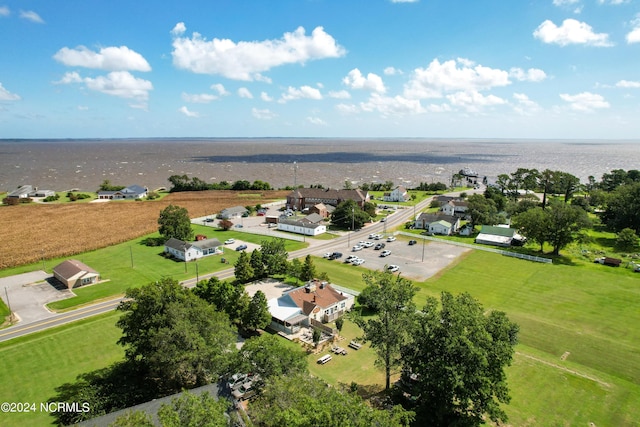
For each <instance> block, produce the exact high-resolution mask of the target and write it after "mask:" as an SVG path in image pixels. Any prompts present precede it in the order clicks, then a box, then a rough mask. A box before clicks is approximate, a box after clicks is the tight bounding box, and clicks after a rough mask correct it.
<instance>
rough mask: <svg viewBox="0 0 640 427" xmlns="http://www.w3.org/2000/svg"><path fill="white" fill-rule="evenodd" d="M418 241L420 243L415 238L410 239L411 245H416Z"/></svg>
mask: <svg viewBox="0 0 640 427" xmlns="http://www.w3.org/2000/svg"><path fill="white" fill-rule="evenodd" d="M416 243H418V242H417V241H415V240H409V246H413V245H415V244H416Z"/></svg>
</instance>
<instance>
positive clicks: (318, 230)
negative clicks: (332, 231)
mask: <svg viewBox="0 0 640 427" xmlns="http://www.w3.org/2000/svg"><path fill="white" fill-rule="evenodd" d="M318 216H320V215H318ZM278 230H281V231H288V232H290V233H296V234H303V235H305V236H317V235H318V234H323V233H326V232H327V226H326V225H324V224H322V223H320V222H318V223H316V222H313V221H311V220H309V218H300V219H298V218H296V219H290V218H281V219H280V220H279V221H278Z"/></svg>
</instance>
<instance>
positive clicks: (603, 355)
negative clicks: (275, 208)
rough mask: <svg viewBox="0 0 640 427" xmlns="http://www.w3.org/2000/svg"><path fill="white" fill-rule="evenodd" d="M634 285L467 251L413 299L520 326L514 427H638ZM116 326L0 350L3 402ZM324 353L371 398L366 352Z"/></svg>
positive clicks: (99, 351) (62, 367) (333, 376)
mask: <svg viewBox="0 0 640 427" xmlns="http://www.w3.org/2000/svg"><path fill="white" fill-rule="evenodd" d="M314 262H315V264H316V266H317V268H318V270H319V271H326V272H327V274H328V275H329V278H330V279H331V280H332V281H333V282H335V283H337V284H339V285H342V286H345V287H349V288H354V289H362V288H363V287H364V283H363V281H362V278H361V273H362V270H361V269H354V268H352V267H351V266H345V265H343V264H342V263H334V262H330V261H326V260H322V259H319V258H314ZM638 279H639V277H638V276H637V275H636V276H633V275H622V274H619V272H617V271H616V270H615V269H591V268H583V267H571V266H568V265H543V264H537V263H532V262H528V261H522V260H517V259H512V258H507V257H503V256H500V255H496V254H492V253H487V252H482V251H473V252H471V253H469V254H468V255H467V256H466V257H464V258H463V259H461V260H459V262H458V263H457V264H456V265H454V266H451V267H449V268H448V269H447V270H446V271H444V272H442V273H441V274H440V275H438V276H437V277H433V278H431V279H429V280H427V281H425V282H423V283H417V285H418V286H419V287H420V291H419V293H418V295H417V296H416V302H417V303H418V305H419V306H421V305H422V304H423V303H424V300H425V298H426V297H427V296H434V297H438V296H439V294H440V292H441V291H444V290H446V291H449V292H452V293H454V294H456V293H459V292H463V291H468V292H469V293H471V294H472V295H473V296H474V297H475V298H477V299H478V300H479V301H480V302H481V303H482V304H483V306H484V307H485V309H496V310H502V311H505V312H506V313H507V315H508V316H509V317H510V318H511V319H512V320H514V321H515V322H517V323H518V324H519V325H520V344H519V345H518V346H517V348H516V351H517V354H516V356H515V358H514V363H513V365H512V366H511V367H509V368H508V369H507V375H508V380H509V384H510V387H511V396H512V401H511V404H510V405H508V406H506V407H505V409H506V411H507V414H508V415H509V417H510V424H511V425H514V426H540V425H544V426H548V425H553V426H555V425H557V426H574V425H578V426H580V425H583V426H589V425H594V426H598V427H600V426H636V425H640V424H639V421H638V420H640V404H639V403H640V330H639V329H638V328H637V325H638V324H640V310H638V307H639V306H640V286H638V285H639V284H640V283H639V282H638ZM114 321H115V317H109V316H106V317H103V318H100V319H97V320H92V321H90V322H84V323H82V324H78V325H70V326H67V327H64V328H61V329H59V330H56V331H55V332H54V333H53V334H52V336H51V337H50V336H49V335H47V334H38V335H34V336H31V337H27V338H23V339H21V340H16V341H10V342H9V343H5V344H1V345H0V357H2V360H3V361H10V363H6V362H5V363H4V364H3V366H2V368H0V383H1V385H0V390H2V392H1V394H2V396H3V397H4V398H5V400H14V398H15V400H23V399H28V401H30V400H33V399H36V401H39V400H40V399H46V398H48V397H50V396H52V395H53V394H54V391H53V389H54V388H55V387H56V386H58V385H60V384H62V383H63V382H65V381H70V380H71V379H73V378H74V377H75V376H76V375H77V374H78V373H81V372H86V371H88V370H91V369H96V368H98V367H102V366H106V365H108V364H109V363H111V362H112V361H113V360H117V359H118V358H119V357H121V355H122V350H121V349H120V348H119V347H118V346H117V345H116V344H115V340H116V339H117V336H118V334H119V331H118V330H117V329H116V328H115V326H113V323H114ZM342 335H343V336H345V337H346V339H345V342H347V343H348V340H349V339H351V338H353V337H356V336H358V335H359V332H358V330H357V328H356V327H355V326H354V325H353V324H352V323H350V322H346V323H345V328H344V329H343V333H342ZM344 347H346V346H344ZM69 349H72V351H69ZM50 352H53V353H50ZM50 354H52V355H51V356H50ZM321 354H326V352H325V353H321ZM321 354H318V355H310V356H309V357H308V360H309V367H310V370H311V372H312V373H313V374H314V375H318V376H319V377H321V378H323V379H325V380H326V381H328V382H329V383H331V384H335V385H337V384H339V383H344V384H347V385H348V384H350V383H351V382H352V381H355V382H356V383H358V384H360V385H361V386H362V387H363V388H365V389H367V390H368V391H371V392H374V391H377V390H379V389H380V388H381V387H382V384H383V374H382V372H381V371H380V370H378V369H377V368H375V367H374V366H373V360H374V355H373V352H372V351H371V349H369V348H368V346H365V347H364V348H363V349H361V350H360V351H357V352H356V351H353V350H351V351H349V354H348V355H347V356H334V357H333V360H332V361H331V362H329V363H328V364H326V365H317V364H316V363H315V362H316V360H317V358H318V357H320V355H321ZM94 357H95V358H96V359H97V360H93V358H94ZM101 363H102V364H101ZM82 367H84V370H83V369H82ZM16 384H19V386H16ZM9 398H10V399H9ZM5 418H6V417H5ZM46 418H47V417H46V416H44V417H43V416H42V415H40V414H37V415H36V414H34V415H33V420H35V421H33V420H32V418H30V417H29V416H25V417H24V418H20V419H19V421H20V423H19V425H29V424H30V425H42V422H38V421H42V420H43V419H46ZM13 420H14V418H11V421H13ZM15 420H18V419H17V418H15ZM3 422H4V423H7V422H9V421H3V420H2V419H0V425H16V424H15V423H10V424H3ZM590 423H593V424H590Z"/></svg>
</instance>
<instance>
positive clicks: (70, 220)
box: [0, 191, 289, 269]
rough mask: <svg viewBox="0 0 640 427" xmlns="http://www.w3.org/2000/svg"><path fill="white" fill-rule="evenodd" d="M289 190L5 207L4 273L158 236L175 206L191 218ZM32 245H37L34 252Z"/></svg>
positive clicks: (1, 214)
mask: <svg viewBox="0 0 640 427" xmlns="http://www.w3.org/2000/svg"><path fill="white" fill-rule="evenodd" d="M288 193H289V192H288V191H264V192H262V193H261V194H262V196H261V198H255V197H253V194H255V192H253V193H252V197H247V194H246V192H236V191H197V192H183V193H172V194H170V195H168V196H167V197H165V198H163V199H162V200H156V201H145V202H129V201H127V202H120V201H118V202H110V203H82V204H73V203H65V204H53V205H44V204H29V205H18V206H2V207H0V223H2V224H3V235H2V245H0V269H3V268H8V267H15V266H17V265H22V264H29V263H33V262H39V261H41V260H42V259H51V258H58V257H63V256H71V255H75V254H78V253H82V252H86V251H89V250H94V249H99V248H103V247H107V246H111V245H114V244H117V243H122V242H126V241H128V240H131V239H135V238H137V237H140V236H143V235H145V234H149V233H153V232H154V231H157V229H158V222H157V221H158V215H159V214H160V211H161V210H162V209H164V208H165V207H167V206H168V205H170V204H173V205H178V206H181V207H184V208H186V209H187V210H188V211H189V215H190V216H191V217H197V216H204V215H212V214H214V213H216V212H219V211H221V210H222V209H224V208H227V207H231V206H237V205H242V206H245V205H255V204H257V203H262V204H264V203H268V202H271V201H274V200H278V199H283V198H285V197H286V195H287V194H288ZM33 242H37V246H36V248H34V245H33Z"/></svg>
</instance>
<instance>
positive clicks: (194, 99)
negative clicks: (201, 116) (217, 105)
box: [182, 92, 218, 104]
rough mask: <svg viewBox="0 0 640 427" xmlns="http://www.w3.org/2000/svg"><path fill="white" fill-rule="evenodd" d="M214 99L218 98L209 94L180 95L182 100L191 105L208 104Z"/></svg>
mask: <svg viewBox="0 0 640 427" xmlns="http://www.w3.org/2000/svg"><path fill="white" fill-rule="evenodd" d="M216 99H218V97H217V96H215V95H213V94H210V93H184V92H183V93H182V100H183V101H185V102H190V103H192V104H208V103H210V102H211V101H215V100H216Z"/></svg>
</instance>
